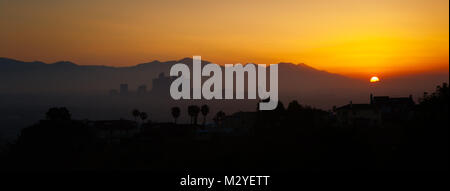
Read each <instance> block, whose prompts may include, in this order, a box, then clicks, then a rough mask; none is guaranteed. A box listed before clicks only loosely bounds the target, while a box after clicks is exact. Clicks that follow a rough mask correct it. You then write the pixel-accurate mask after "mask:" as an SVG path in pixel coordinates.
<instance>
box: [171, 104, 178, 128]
mask: <svg viewBox="0 0 450 191" xmlns="http://www.w3.org/2000/svg"><path fill="white" fill-rule="evenodd" d="M172 116H173V118H174V120H175V124H176V123H177V119H178V117H180V108H179V107H172Z"/></svg>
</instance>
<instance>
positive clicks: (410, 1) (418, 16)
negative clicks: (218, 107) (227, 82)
mask: <svg viewBox="0 0 450 191" xmlns="http://www.w3.org/2000/svg"><path fill="white" fill-rule="evenodd" d="M0 26H1V30H0V42H1V44H0V57H9V58H15V59H20V60H25V61H34V60H40V61H45V62H55V61H59V60H70V61H73V62H75V63H77V64H83V65H113V66H123V65H135V64H138V63H142V62H148V61H152V60H155V59H157V60H162V61H165V60H174V59H180V58H183V57H190V56H193V55H201V56H202V57H203V58H204V59H207V60H209V61H214V62H216V63H219V64H225V63H237V62H241V63H246V62H255V63H278V62H293V63H300V62H302V63H305V64H308V65H310V66H312V67H315V68H318V69H322V70H327V71H330V72H334V73H340V74H345V75H349V76H355V77H366V76H369V75H374V74H376V75H382V76H389V75H400V74H411V73H424V72H426V73H433V72H446V73H448V67H449V52H448V51H449V1H448V0H276V1H275V0H274V1H266V0H247V1H243V0H227V1H222V2H219V1H210V0H189V1H188V0H165V1H152V0H128V1H119V0H89V1H88V0H66V1H59V0H40V1H33V0H20V1H17V0H0Z"/></svg>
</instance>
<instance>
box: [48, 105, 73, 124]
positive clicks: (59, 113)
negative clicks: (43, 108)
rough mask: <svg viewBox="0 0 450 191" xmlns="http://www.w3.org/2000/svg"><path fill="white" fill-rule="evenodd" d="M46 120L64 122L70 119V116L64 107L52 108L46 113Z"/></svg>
mask: <svg viewBox="0 0 450 191" xmlns="http://www.w3.org/2000/svg"><path fill="white" fill-rule="evenodd" d="M46 118H47V119H48V120H62V121H66V120H70V119H71V115H70V112H69V110H67V108H65V107H60V108H57V107H53V108H50V109H49V110H48V111H47V113H46Z"/></svg>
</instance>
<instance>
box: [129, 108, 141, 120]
mask: <svg viewBox="0 0 450 191" xmlns="http://www.w3.org/2000/svg"><path fill="white" fill-rule="evenodd" d="M131 114H132V115H133V117H134V121H137V118H138V117H140V115H141V112H140V111H139V110H137V109H133V111H132V112H131Z"/></svg>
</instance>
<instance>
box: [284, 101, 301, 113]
mask: <svg viewBox="0 0 450 191" xmlns="http://www.w3.org/2000/svg"><path fill="white" fill-rule="evenodd" d="M301 109H302V106H301V105H300V104H299V103H298V102H297V100H294V101H292V102H291V103H289V105H288V108H287V110H288V112H299V111H300V110H301Z"/></svg>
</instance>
